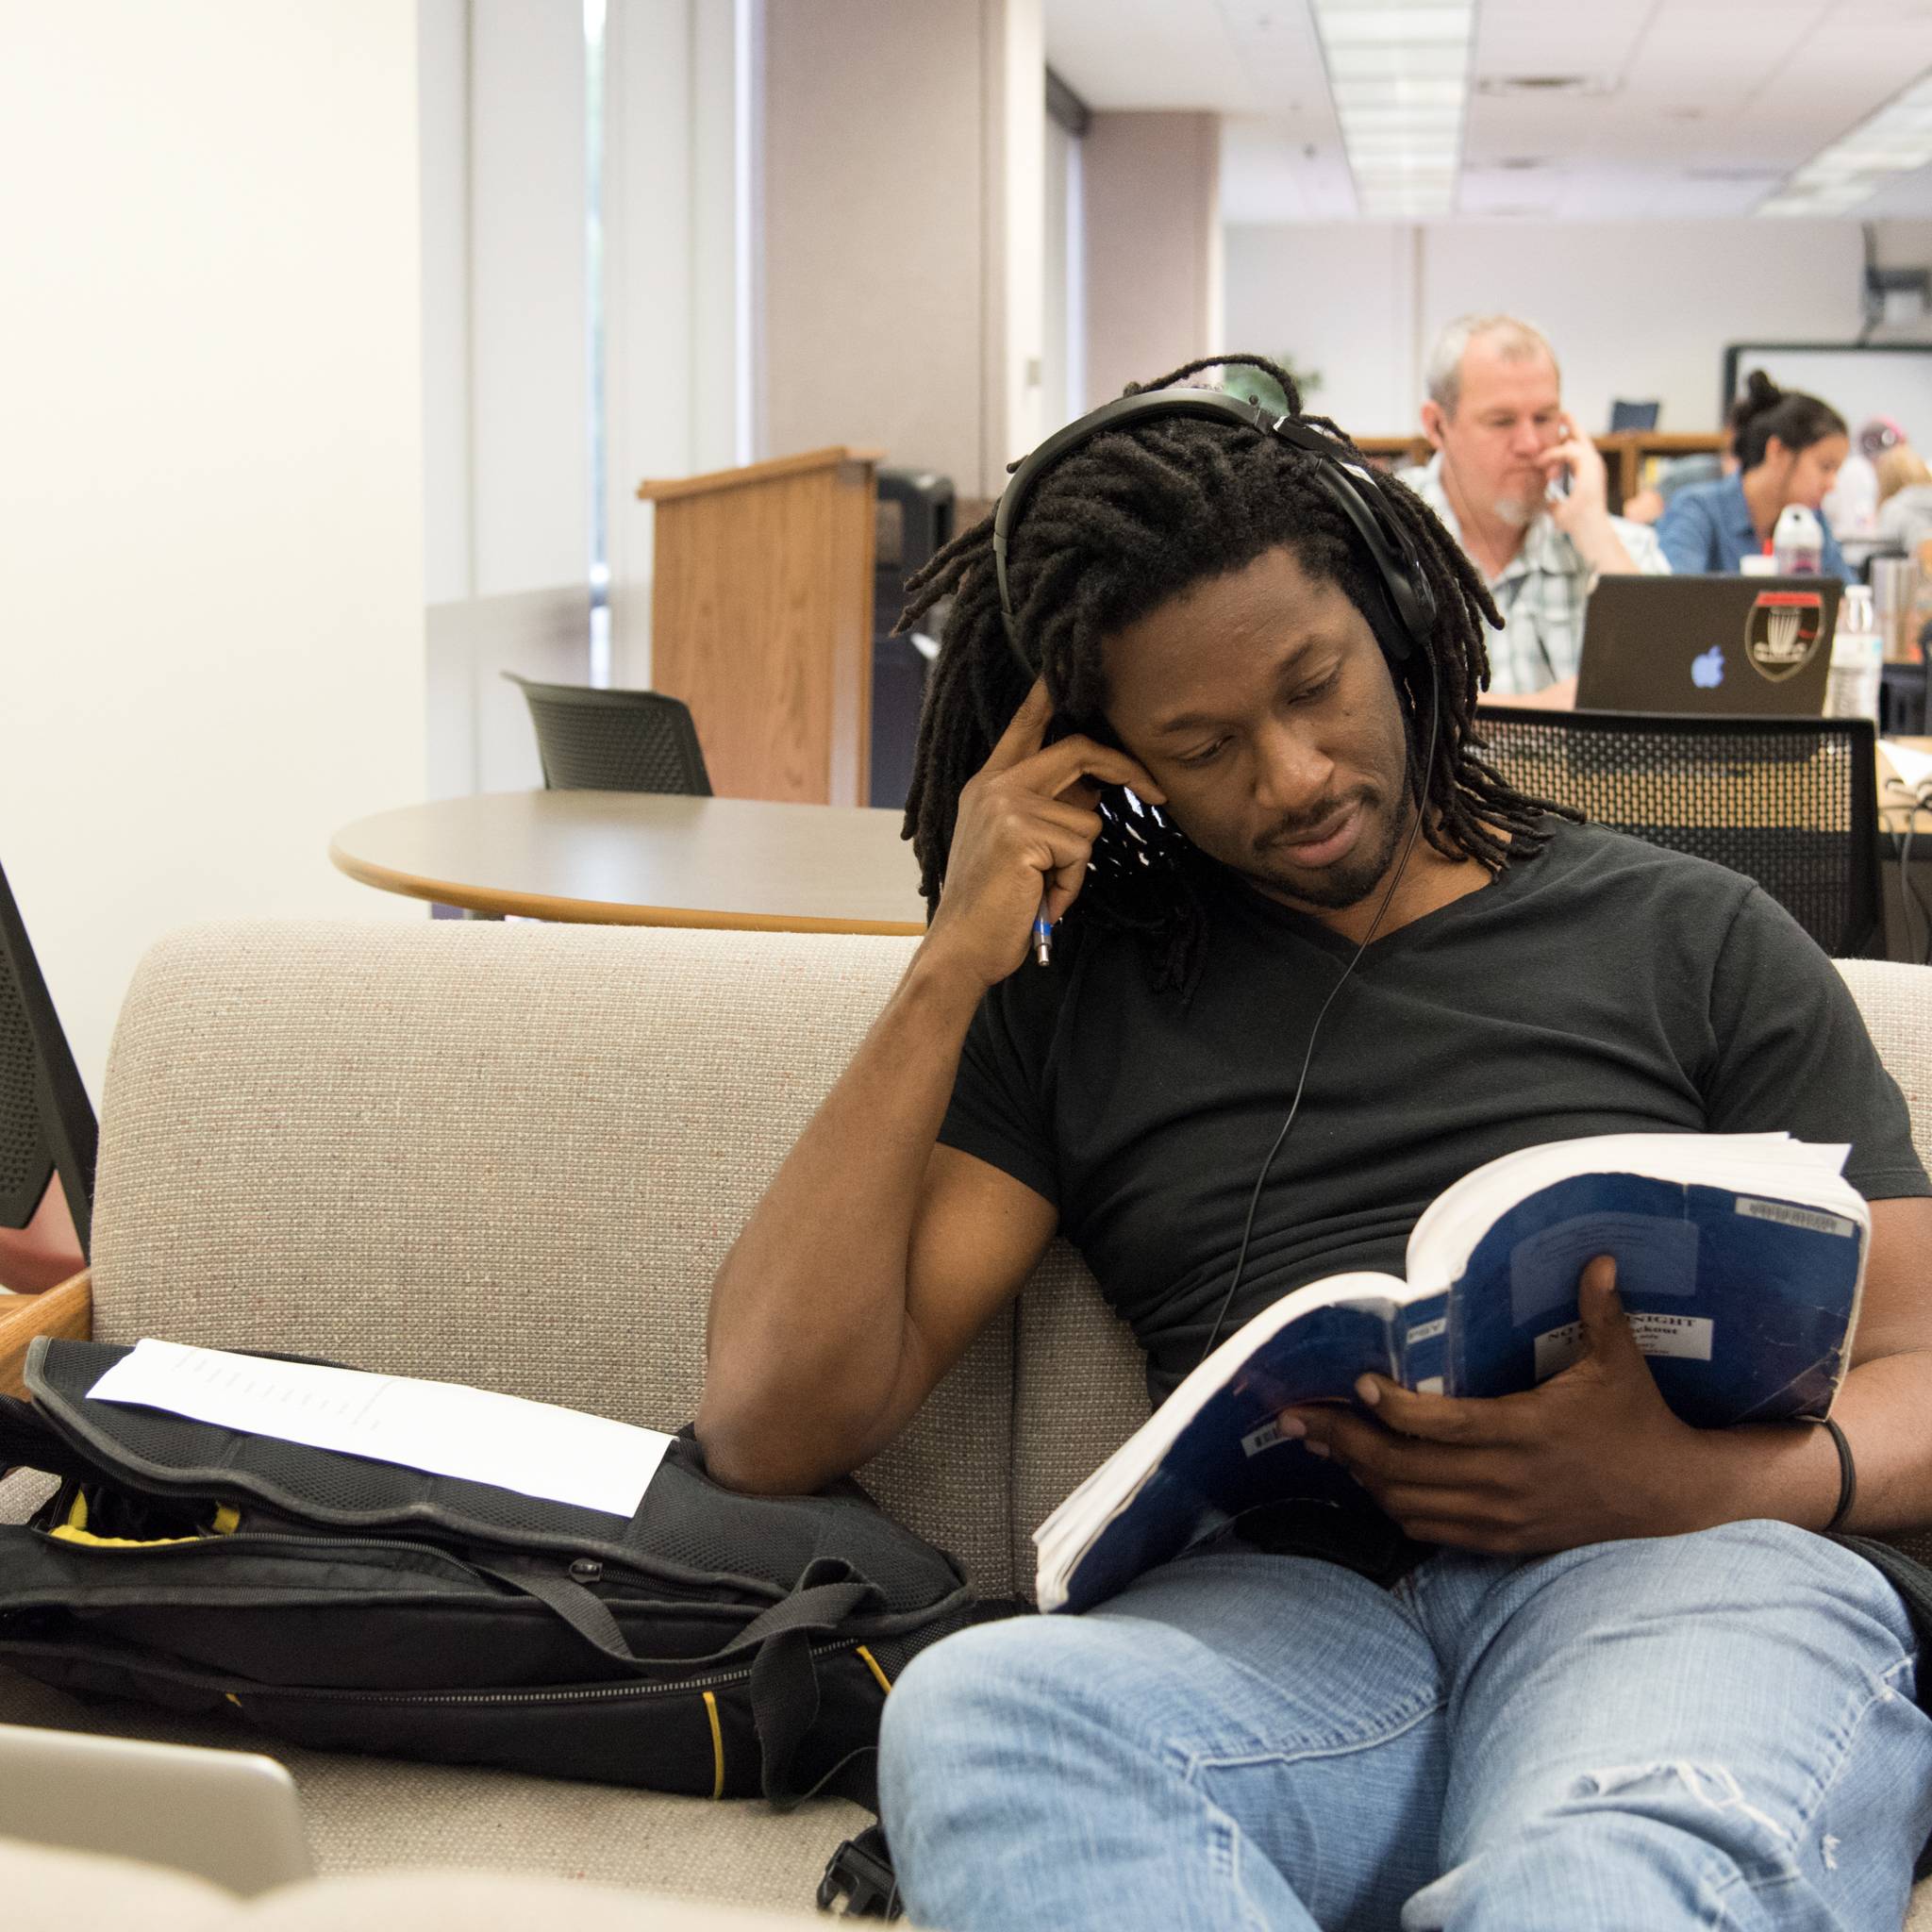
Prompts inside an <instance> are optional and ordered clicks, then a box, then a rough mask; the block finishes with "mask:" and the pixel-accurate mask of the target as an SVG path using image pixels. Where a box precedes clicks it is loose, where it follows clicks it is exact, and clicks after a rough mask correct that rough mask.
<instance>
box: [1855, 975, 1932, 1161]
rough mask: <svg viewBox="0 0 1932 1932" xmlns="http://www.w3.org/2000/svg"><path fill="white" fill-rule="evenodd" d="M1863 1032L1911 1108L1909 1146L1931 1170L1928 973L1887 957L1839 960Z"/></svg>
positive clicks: (1931, 1001)
mask: <svg viewBox="0 0 1932 1932" xmlns="http://www.w3.org/2000/svg"><path fill="white" fill-rule="evenodd" d="M1838 970H1839V971H1840V973H1842V974H1844V976H1845V984H1846V985H1847V986H1849V987H1850V988H1851V990H1852V997H1853V998H1854V999H1856V1000H1857V1003H1858V1010H1859V1012H1861V1013H1862V1014H1863V1015H1864V1016H1865V1030H1866V1031H1867V1032H1868V1033H1870V1034H1871V1036H1872V1043H1873V1045H1874V1046H1875V1047H1876V1048H1877V1049H1878V1058H1880V1059H1882V1060H1883V1061H1884V1062H1885V1068H1886V1072H1887V1073H1889V1074H1890V1075H1891V1077H1892V1078H1893V1079H1894V1080H1896V1081H1897V1082H1898V1084H1899V1089H1900V1091H1902V1092H1903V1093H1904V1094H1905V1097H1906V1105H1907V1107H1908V1108H1911V1112H1912V1144H1913V1146H1915V1147H1916V1148H1917V1149H1918V1150H1919V1158H1920V1159H1921V1160H1923V1161H1924V1163H1925V1165H1926V1167H1927V1168H1928V1169H1932V972H1928V971H1927V970H1926V969H1925V968H1924V967H1923V966H1903V965H1900V964H1898V963H1896V962H1895V961H1893V960H1890V959H1840V960H1839V961H1838Z"/></svg>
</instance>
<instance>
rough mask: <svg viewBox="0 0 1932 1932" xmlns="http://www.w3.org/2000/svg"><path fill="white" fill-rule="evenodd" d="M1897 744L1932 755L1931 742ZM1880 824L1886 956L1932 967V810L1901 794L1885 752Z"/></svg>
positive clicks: (1880, 780) (1881, 765) (1882, 756)
mask: <svg viewBox="0 0 1932 1932" xmlns="http://www.w3.org/2000/svg"><path fill="white" fill-rule="evenodd" d="M1899 743H1901V744H1905V745H1909V746H1910V747H1911V748H1912V749H1913V750H1914V751H1923V752H1932V738H1901V739H1900V740H1899ZM1878 826H1879V836H1878V861H1879V863H1878V870H1879V882H1878V883H1879V900H1880V903H1881V905H1882V907H1883V909H1884V914H1885V957H1886V958H1888V959H1910V960H1915V961H1917V962H1919V963H1920V964H1922V965H1923V964H1928V963H1932V807H1926V806H1919V807H1916V808H1915V807H1913V806H1912V805H1911V804H1909V803H1908V802H1907V800H1906V799H1905V798H1904V797H1903V796H1902V795H1901V793H1900V791H1899V789H1898V787H1897V786H1896V785H1895V784H1894V783H1893V782H1892V771H1891V767H1890V764H1888V763H1887V762H1886V757H1885V752H1884V750H1883V749H1882V748H1881V749H1880V751H1879V754H1878ZM1907 834H1910V842H1909V846H1908V845H1907Z"/></svg>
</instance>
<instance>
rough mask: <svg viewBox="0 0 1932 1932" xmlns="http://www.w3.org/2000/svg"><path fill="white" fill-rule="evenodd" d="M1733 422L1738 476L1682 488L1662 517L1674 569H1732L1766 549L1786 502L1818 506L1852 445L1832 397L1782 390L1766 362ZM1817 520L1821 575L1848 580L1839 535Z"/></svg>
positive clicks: (1662, 538) (1660, 534) (1660, 535)
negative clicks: (1821, 549)
mask: <svg viewBox="0 0 1932 1932" xmlns="http://www.w3.org/2000/svg"><path fill="white" fill-rule="evenodd" d="M1731 424H1732V427H1733V430H1734V432H1735V436H1736V446H1737V452H1738V473H1737V475H1733V476H1727V477H1725V478H1724V480H1723V481H1722V482H1718V483H1700V484H1696V485H1694V486H1693V487H1691V489H1688V490H1680V491H1678V492H1677V493H1676V494H1675V495H1674V497H1672V498H1671V501H1670V507H1669V508H1667V509H1666V510H1665V511H1664V514H1663V517H1662V519H1661V521H1660V522H1659V523H1658V524H1657V541H1658V542H1659V543H1661V544H1662V545H1663V551H1664V555H1665V556H1666V557H1667V558H1670V560H1671V568H1672V569H1673V570H1674V571H1677V572H1685V571H1690V572H1697V571H1732V570H1736V569H1738V567H1739V566H1740V563H1741V561H1742V560H1743V559H1744V558H1747V557H1756V556H1758V555H1759V554H1761V553H1762V552H1763V550H1764V549H1765V548H1766V546H1767V545H1768V544H1769V542H1770V541H1771V534H1772V532H1773V530H1774V529H1775V528H1776V527H1777V520H1778V513H1779V511H1781V510H1782V509H1784V508H1785V507H1786V506H1787V505H1788V504H1793V503H1801V504H1803V505H1804V506H1805V508H1807V509H1808V510H1811V511H1814V512H1816V511H1817V510H1818V508H1819V506H1820V505H1821V504H1822V503H1824V497H1825V492H1826V491H1828V490H1829V489H1830V488H1831V486H1832V484H1833V483H1834V482H1836V481H1837V480H1838V472H1839V465H1840V464H1841V463H1842V462H1843V461H1844V459H1845V458H1846V456H1847V454H1849V452H1850V450H1851V446H1852V441H1851V435H1850V432H1849V431H1848V430H1847V429H1846V428H1845V419H1844V418H1843V417H1842V416H1840V414H1839V412H1838V411H1837V410H1836V409H1834V408H1832V407H1831V405H1830V404H1829V403H1822V402H1820V401H1819V400H1818V398H1817V397H1816V396H1807V395H1803V394H1801V393H1799V391H1796V390H1781V389H1779V388H1778V386H1777V385H1776V384H1775V383H1774V382H1773V381H1772V379H1771V377H1770V376H1768V375H1765V373H1764V372H1763V370H1761V369H1754V370H1753V371H1752V372H1751V375H1750V378H1749V380H1748V381H1747V383H1746V385H1745V390H1744V393H1743V395H1742V396H1741V397H1740V398H1739V401H1738V404H1737V407H1736V408H1734V409H1733V410H1732V411H1731ZM1818 521H1819V527H1820V528H1821V529H1822V530H1823V531H1824V575H1826V576H1831V577H1841V578H1845V579H1849V578H1850V576H1851V575H1852V573H1851V571H1850V569H1849V568H1848V567H1847V565H1846V563H1845V559H1844V553H1843V552H1842V551H1841V550H1840V548H1839V547H1838V539H1837V538H1835V537H1834V536H1833V535H1832V534H1831V526H1830V525H1828V524H1826V523H1825V521H1824V517H1823V516H1822V515H1821V516H1820V517H1819V520H1818Z"/></svg>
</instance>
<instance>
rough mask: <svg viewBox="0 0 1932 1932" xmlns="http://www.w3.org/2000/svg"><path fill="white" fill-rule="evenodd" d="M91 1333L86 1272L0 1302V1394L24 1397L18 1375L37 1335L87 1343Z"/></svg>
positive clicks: (90, 1290) (90, 1291)
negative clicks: (54, 1336) (29, 1345)
mask: <svg viewBox="0 0 1932 1932" xmlns="http://www.w3.org/2000/svg"><path fill="white" fill-rule="evenodd" d="M93 1330H94V1305H93V1284H92V1279H91V1278H90V1277H89V1275H88V1274H87V1273H86V1272H85V1271H84V1270H83V1271H82V1273H80V1274H76V1275H75V1276H74V1277H73V1278H72V1279H71V1280H68V1281H63V1282H62V1283H61V1284H60V1286H59V1287H58V1288H50V1289H47V1290H44V1291H42V1293H40V1294H24V1295H19V1296H14V1295H8V1296H6V1297H5V1298H4V1299H0V1395H24V1394H25V1392H26V1391H25V1388H24V1387H23V1386H22V1384H21V1379H20V1372H21V1370H22V1368H23V1367H24V1366H25V1362H26V1350H27V1344H28V1343H29V1342H30V1341H32V1340H33V1339H34V1337H35V1336H36V1335H58V1336H62V1337H65V1338H68V1339H70V1340H72V1341H87V1340H89V1338H90V1337H91V1336H92V1334H93Z"/></svg>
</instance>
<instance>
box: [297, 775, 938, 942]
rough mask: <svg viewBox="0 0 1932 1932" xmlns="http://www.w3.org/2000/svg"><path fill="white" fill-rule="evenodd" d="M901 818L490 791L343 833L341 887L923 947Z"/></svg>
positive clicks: (756, 804)
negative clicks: (908, 936) (850, 935)
mask: <svg viewBox="0 0 1932 1932" xmlns="http://www.w3.org/2000/svg"><path fill="white" fill-rule="evenodd" d="M901 823H902V818H901V814H900V813H898V812H896V811H873V810H869V809H867V808H863V807H850V806H832V805H773V804H769V803H766V802H764V801H762V800H759V799H750V798H683V797H672V796H666V795H664V794H662V793H658V792H642V791H500V792H493V793H488V794H486V795H484V796H481V797H475V798H447V799H441V800H439V801H437V802H436V803H434V804H429V805H411V806H405V807H403V808H401V809H399V810H396V811H385V812H378V813H376V814H375V817H373V818H366V819H358V820H357V821H356V822H355V824H350V825H344V826H343V827H342V829H341V831H340V832H338V833H337V834H336V835H335V837H334V838H333V839H332V840H331V841H329V849H328V856H329V858H331V859H332V860H333V861H334V863H335V864H336V866H337V867H338V868H339V869H340V870H341V871H342V872H345V873H347V874H348V875H349V876H350V877H351V878H352V879H359V880H360V881H361V882H362V883H363V884H364V885H368V886H375V887H378V888H380V889H381V890H382V891H386V892H404V893H407V894H408V895H409V896H410V897H411V898H415V899H429V900H434V901H437V902H439V903H441V904H442V905H445V906H459V907H461V908H464V909H465V910H466V911H471V912H483V913H492V914H499V915H500V914H520V915H523V916H525V917H527V918H532V919H551V920H566V921H574V922H577V923H580V924H599V925H708V926H728V927H732V928H735V929H739V930H752V931H764V932H869V933H923V932H924V930H925V903H924V900H923V899H921V898H920V896H919V868H918V866H917V864H916V863H915V862H914V860H913V857H912V848H911V846H910V845H908V844H907V843H906V842H905V841H903V840H902V839H901V838H900V837H899V827H900V824H901Z"/></svg>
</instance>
